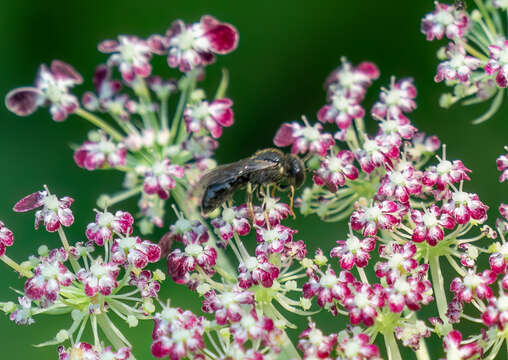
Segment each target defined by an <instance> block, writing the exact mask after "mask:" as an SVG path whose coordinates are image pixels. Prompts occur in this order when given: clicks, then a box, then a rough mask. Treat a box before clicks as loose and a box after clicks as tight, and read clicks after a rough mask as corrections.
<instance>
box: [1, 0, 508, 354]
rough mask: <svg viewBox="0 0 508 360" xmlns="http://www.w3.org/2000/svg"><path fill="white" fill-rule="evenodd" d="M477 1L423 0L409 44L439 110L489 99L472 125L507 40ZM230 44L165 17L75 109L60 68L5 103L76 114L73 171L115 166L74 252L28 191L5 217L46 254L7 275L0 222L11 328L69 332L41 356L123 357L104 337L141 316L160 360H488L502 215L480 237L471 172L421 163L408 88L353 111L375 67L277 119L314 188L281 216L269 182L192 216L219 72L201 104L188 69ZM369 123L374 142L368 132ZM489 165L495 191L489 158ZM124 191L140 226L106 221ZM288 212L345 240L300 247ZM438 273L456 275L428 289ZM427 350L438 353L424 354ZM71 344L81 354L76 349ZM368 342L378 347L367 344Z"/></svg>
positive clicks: (499, 78)
mask: <svg viewBox="0 0 508 360" xmlns="http://www.w3.org/2000/svg"><path fill="white" fill-rule="evenodd" d="M476 4H477V5H478V7H479V10H473V12H472V13H471V14H468V13H467V12H466V10H465V8H464V5H463V3H462V2H461V1H458V2H457V3H456V4H455V5H446V4H442V3H439V2H436V4H435V6H436V7H435V10H434V11H433V12H432V13H430V14H428V15H427V16H426V17H425V18H424V20H423V21H422V28H421V30H422V32H423V33H424V34H425V35H426V37H427V39H428V40H434V39H442V38H445V37H446V38H448V39H449V40H450V41H451V43H450V44H449V45H448V47H447V48H446V49H443V50H442V51H440V56H442V57H443V62H442V63H441V64H440V65H439V66H438V73H437V75H436V77H435V80H436V81H446V82H447V83H448V84H450V85H452V86H454V87H455V89H454V95H453V96H452V95H449V96H447V97H444V98H443V100H442V102H443V104H445V105H446V104H448V105H449V104H451V103H453V102H456V101H458V100H460V99H463V98H465V97H473V98H477V99H480V100H485V99H487V98H490V97H492V96H496V99H494V101H493V108H492V109H491V110H489V112H488V114H487V115H488V116H490V115H491V114H492V113H493V112H494V111H495V110H496V107H498V106H499V105H500V103H501V100H500V99H501V96H502V94H503V91H504V90H503V89H504V88H505V87H506V86H507V84H508V80H507V79H508V70H507V69H505V68H506V67H507V66H508V65H507V64H508V61H507V60H506V58H507V56H506V54H507V53H508V50H507V49H508V42H507V41H506V40H505V36H504V35H503V34H504V33H503V29H502V26H501V25H502V22H501V21H500V19H499V17H498V16H496V14H497V12H498V11H499V10H498V9H502V10H506V9H507V8H508V4H506V2H505V1H495V0H492V1H488V3H485V1H484V0H478V1H477V2H476ZM497 15H498V14H497ZM237 44H238V33H237V31H236V29H235V28H234V27H233V26H232V25H230V24H227V23H222V22H220V21H218V20H217V19H215V18H213V17H211V16H208V15H207V16H203V17H202V18H201V19H200V21H199V22H197V23H194V24H185V23H184V22H182V21H180V20H177V21H175V22H174V23H173V24H172V25H171V27H170V28H169V29H168V30H167V31H166V33H165V34H163V35H157V34H155V35H151V36H149V37H148V38H147V39H142V38H139V37H136V36H126V35H125V36H119V37H118V39H117V40H106V41H103V42H102V43H101V44H99V50H100V51H101V52H103V53H108V54H110V55H109V59H108V60H107V62H106V64H105V65H99V66H98V67H97V69H96V72H95V75H94V78H93V83H94V87H95V91H94V92H85V93H84V94H83V96H82V99H81V102H80V101H79V100H78V98H77V97H76V96H75V95H73V94H71V93H70V89H71V87H73V86H74V85H76V84H79V83H81V82H82V79H81V76H79V74H78V73H77V72H76V71H75V70H74V69H73V68H72V67H71V66H70V65H67V64H65V63H63V62H60V61H54V62H53V63H52V64H51V66H50V68H49V69H48V68H47V67H46V66H41V69H40V72H39V75H38V77H37V80H36V84H35V86H34V87H28V88H19V89H15V90H13V91H12V92H10V93H9V94H8V95H7V97H6V104H7V107H8V108H9V109H10V110H11V111H13V112H14V113H16V114H18V115H28V114H30V113H32V112H33V111H35V109H36V108H37V107H39V106H42V105H47V106H49V107H50V113H51V114H52V116H53V119H54V120H56V121H62V120H65V118H66V117H67V116H68V115H70V114H76V115H78V116H80V117H82V118H84V119H85V120H87V121H89V122H90V123H91V124H93V125H94V126H95V127H96V128H98V129H97V130H93V131H91V132H90V133H89V135H88V140H87V141H85V142H84V143H83V144H82V145H80V146H77V147H76V148H75V152H74V160H75V162H76V164H77V165H78V166H80V167H82V168H84V169H87V170H97V169H116V170H119V171H123V172H124V173H125V181H124V184H123V185H124V187H125V189H124V190H123V191H121V192H119V193H117V194H114V195H111V196H109V195H104V196H102V197H101V198H100V199H99V201H98V203H99V207H100V208H101V210H96V215H95V219H94V220H93V222H91V223H89V224H88V226H87V227H86V231H85V236H86V239H87V240H86V242H82V241H78V242H74V241H72V242H69V239H68V238H67V235H66V230H65V229H64V228H67V227H69V226H71V225H72V224H73V222H74V215H73V212H72V210H71V205H72V204H73V201H74V200H73V199H72V198H70V197H62V198H59V197H57V196H56V195H54V194H51V193H50V191H49V189H48V188H46V187H45V188H44V190H42V191H37V192H35V193H33V194H30V195H28V196H26V197H24V198H23V199H21V200H20V201H19V202H18V203H16V204H15V205H14V211H16V212H27V211H31V210H36V212H35V228H36V229H37V228H38V227H39V226H40V225H41V224H44V227H45V228H46V230H47V231H48V232H50V233H54V232H57V235H58V237H59V239H60V241H61V246H58V247H55V248H52V249H49V248H48V247H47V246H45V245H44V246H41V247H40V248H39V249H38V251H37V255H31V256H30V257H29V258H28V260H27V261H24V262H22V263H18V262H16V261H14V260H13V259H11V258H9V257H8V256H7V255H6V254H5V252H6V248H7V247H10V246H12V245H13V242H14V241H13V239H14V236H13V232H12V231H11V230H9V229H8V228H7V227H6V226H5V225H4V223H3V222H0V260H1V261H2V262H4V263H5V264H6V265H8V266H10V267H11V268H13V269H14V270H15V271H16V272H17V273H19V274H20V275H21V276H22V277H23V278H24V281H25V282H24V287H23V290H18V291H17V293H18V295H19V297H18V303H17V304H15V303H13V302H0V310H2V311H3V312H5V313H6V314H8V317H9V318H10V319H11V320H12V321H14V322H15V323H16V324H18V325H30V324H32V323H33V322H34V321H35V320H34V319H35V318H37V317H38V315H40V314H47V315H61V316H64V317H66V318H67V319H68V320H70V321H71V323H70V325H69V326H68V327H67V328H65V329H61V330H60V331H58V332H57V333H56V335H55V337H54V338H53V339H51V340H49V341H47V342H45V343H43V344H41V345H59V348H58V355H59V358H60V359H62V360H65V359H68V360H73V359H85V358H86V359H115V360H127V359H130V358H133V356H134V355H133V349H132V348H133V345H132V344H131V343H130V342H129V340H128V339H127V337H126V336H125V335H124V334H123V333H122V331H121V330H120V327H117V324H116V323H117V322H125V323H126V324H127V325H128V326H130V327H135V326H137V324H138V322H139V321H140V320H151V321H153V324H154V328H153V331H152V344H151V347H150V351H151V354H152V355H153V356H154V357H156V358H169V359H174V360H180V359H185V358H192V359H203V360H204V359H227V360H230V359H231V360H232V359H248V360H274V359H278V358H281V357H284V358H290V359H298V358H303V359H309V360H311V359H337V360H338V359H341V360H342V359H350V360H367V359H370V360H377V359H380V356H381V354H383V353H385V352H386V353H387V354H388V358H389V359H390V360H397V359H401V358H402V356H401V354H400V351H399V345H401V346H405V347H409V348H410V349H411V350H413V351H414V352H415V354H416V357H417V358H418V359H430V356H431V355H432V357H433V358H437V357H438V356H441V354H443V353H445V354H446V355H445V356H446V358H447V359H478V358H481V357H486V358H487V359H494V358H496V356H498V354H499V353H500V350H501V349H502V347H503V346H504V343H505V342H506V338H507V335H506V334H507V333H508V327H507V324H508V295H507V294H508V245H507V244H506V237H507V234H508V205H506V204H504V203H501V204H500V205H499V208H498V210H499V215H500V217H499V218H498V219H497V221H496V222H495V226H494V227H490V226H489V225H487V221H488V216H487V215H488V211H489V207H488V206H487V205H486V204H484V203H483V201H482V200H481V198H480V196H479V195H478V194H476V193H472V192H469V190H468V188H469V182H470V181H471V176H470V175H471V170H470V169H469V168H468V167H466V164H464V163H463V162H462V161H461V160H458V159H457V160H449V159H447V156H446V146H445V145H443V146H442V152H441V153H440V156H437V155H436V152H437V151H438V150H439V149H440V147H441V144H440V141H439V139H438V138H437V137H435V136H427V135H425V134H424V133H421V132H419V131H418V129H417V128H416V126H415V125H414V124H413V122H412V120H411V118H412V117H413V111H414V110H415V109H416V107H417V104H416V96H417V89H416V87H415V85H414V82H413V80H412V79H411V78H401V79H398V78H396V77H391V78H390V81H389V84H388V86H387V87H386V88H381V91H380V93H379V98H378V100H377V101H376V102H375V103H374V104H373V106H372V107H371V108H370V110H368V109H367V107H366V105H365V104H364V100H365V98H366V94H367V91H368V89H369V88H370V87H371V86H372V84H373V82H374V81H375V80H376V79H378V78H379V76H380V72H379V70H378V68H377V67H376V65H374V64H373V63H370V62H363V63H361V64H359V65H353V64H351V63H350V62H348V61H347V60H346V59H345V58H343V59H342V60H341V64H340V66H339V67H338V68H337V69H335V70H334V71H333V72H332V73H331V74H330V75H329V76H328V78H327V79H326V81H325V90H326V100H325V101H324V102H325V104H324V105H323V106H322V107H321V108H320V109H319V110H318V111H317V113H316V118H317V121H316V122H312V121H309V120H308V119H307V118H306V117H302V123H300V122H298V121H293V122H289V123H284V124H282V125H281V127H280V128H279V130H278V131H277V132H276V134H275V136H274V139H273V141H274V144H275V145H276V146H279V147H290V149H291V150H290V151H291V153H292V154H295V155H301V158H302V159H300V160H301V162H302V165H304V167H305V168H306V169H308V170H309V171H310V172H312V173H313V176H312V180H313V181H312V182H309V184H308V185H307V186H306V187H304V189H303V190H302V191H301V193H300V194H298V195H297V196H298V198H297V199H296V201H295V202H294V203H293V196H294V190H295V189H294V187H291V190H292V191H291V193H290V196H289V197H290V199H289V201H288V203H289V204H288V203H286V202H285V200H284V198H283V197H276V195H275V194H276V192H277V190H282V189H283V188H284V187H285V185H287V184H286V183H285V182H284V181H281V182H277V183H275V184H264V185H262V184H259V183H257V184H250V185H255V186H250V187H249V200H248V201H247V203H244V204H233V197H231V199H227V200H228V201H225V202H226V203H227V204H223V205H221V206H220V207H219V208H218V209H216V210H214V211H213V212H211V213H210V214H208V216H209V217H210V219H209V220H207V219H204V218H203V216H204V214H202V213H201V212H200V211H199V206H198V203H199V201H198V200H199V199H198V197H199V196H201V195H198V194H197V193H198V192H199V191H200V190H202V189H201V188H202V186H201V185H202V183H200V181H201V179H202V178H203V175H204V173H205V172H206V171H208V170H210V169H211V168H213V167H214V166H215V165H216V164H215V161H214V160H213V155H214V151H215V149H216V148H217V146H218V139H220V137H221V136H222V134H223V131H224V128H226V127H230V126H231V125H233V123H234V113H233V110H232V106H233V101H232V100H230V99H229V98H226V97H225V91H226V87H227V81H228V78H227V73H224V74H223V78H222V81H221V83H220V85H219V87H218V89H217V92H216V95H215V96H214V97H213V98H210V97H208V96H207V95H206V93H205V91H204V90H203V89H201V88H198V83H199V82H200V81H202V80H203V79H204V75H205V69H206V66H207V65H209V64H212V63H213V62H214V61H215V58H216V56H217V55H218V54H227V53H229V52H231V51H233V50H234V49H235V48H236V47H237ZM486 49H488V54H486ZM156 55H162V56H165V57H167V63H168V65H169V67H170V68H175V69H178V70H179V71H180V72H182V73H183V75H182V77H181V78H180V79H178V80H175V79H170V78H161V77H159V76H156V75H153V74H152V71H153V68H152V63H151V59H152V57H154V56H156ZM116 72H118V73H119V77H115V73H116ZM175 93H178V94H179V99H178V101H177V105H176V107H175V111H174V113H173V114H171V115H172V116H171V117H170V114H169V112H168V106H169V105H168V104H169V102H168V101H169V98H170V96H172V95H173V94H175ZM496 93H497V94H496ZM466 101H473V102H474V101H475V100H474V99H468V100H466ZM105 116H107V117H108V119H109V120H110V121H105V120H104V117H105ZM368 117H371V118H372V120H373V124H374V126H375V128H376V131H375V132H373V133H369V132H367V130H366V129H367V128H368V127H367V126H366V123H365V120H366V118H368ZM486 117H487V116H484V117H483V118H481V119H480V120H484V119H485V118H486ZM170 118H171V119H170ZM295 157H296V156H295ZM497 168H498V170H499V171H500V172H501V175H500V178H499V181H500V182H504V181H505V180H506V179H507V174H508V160H507V155H506V154H504V155H501V156H499V158H498V159H497ZM282 170H284V169H282ZM205 179H206V177H205ZM260 182H261V183H263V181H260ZM289 185H291V184H289ZM229 190H230V189H228V190H227V191H229ZM231 190H236V189H231ZM136 195H139V196H140V199H139V202H138V204H139V208H140V214H141V219H140V220H139V221H137V220H136V221H135V219H134V217H133V216H132V215H131V214H130V213H129V212H126V211H121V210H118V211H115V212H111V211H110V210H108V209H110V208H111V207H112V206H113V205H115V204H116V203H118V202H119V201H122V200H125V199H127V198H130V197H132V196H136ZM277 196H279V195H277ZM168 199H169V201H171V202H174V204H173V209H174V210H175V214H176V217H177V219H176V221H174V223H173V224H172V225H170V226H169V231H168V232H167V233H166V234H165V235H164V236H163V237H162V239H161V240H160V241H159V243H158V244H155V243H153V242H151V241H149V240H145V236H144V235H142V236H137V235H136V233H137V232H136V231H135V230H134V224H135V223H136V225H139V227H140V230H141V233H142V234H146V233H150V232H151V231H152V230H153V229H152V228H153V225H156V226H159V227H163V226H164V219H165V208H166V205H167V202H168ZM294 204H295V205H296V207H297V208H299V212H300V213H302V214H304V215H308V214H316V215H317V216H319V218H321V219H322V220H324V221H328V222H339V221H343V220H345V221H344V222H346V223H347V225H348V227H349V231H348V233H347V234H346V235H340V234H337V237H336V239H339V240H337V241H336V244H335V246H333V245H332V244H328V245H329V246H327V244H323V243H322V242H319V241H318V240H319V238H318V236H316V237H315V238H313V239H312V238H308V239H300V238H299V236H300V235H301V234H302V232H301V233H299V232H298V230H297V228H296V227H297V224H296V225H295V223H291V222H289V219H288V217H289V215H295V214H294V211H293V205H294ZM295 216H296V215H295ZM316 233H317V232H316ZM311 236H312V235H310V237H311ZM306 237H309V235H307V236H306ZM482 242H483V243H482ZM485 242H489V243H487V246H484V243H485ZM307 246H309V247H310V246H312V247H313V249H312V254H314V255H309V254H310V251H309V252H308V250H307ZM321 247H322V248H323V249H325V248H326V247H328V249H329V248H331V250H330V251H329V253H327V252H326V251H325V250H323V249H322V248H321ZM315 248H317V249H315ZM485 254H488V267H487V268H485V267H483V265H482V264H484V263H485V264H486V263H487V259H486V257H485V256H484V255H485ZM162 258H165V261H166V265H167V274H168V275H169V277H170V278H171V280H172V281H174V282H175V283H177V284H179V285H185V286H186V287H187V288H188V289H189V291H190V292H191V293H194V294H196V296H199V297H200V298H201V314H198V312H197V311H194V312H193V311H191V310H190V309H185V308H182V307H174V306H172V305H170V304H171V301H170V300H168V301H162V299H160V298H159V291H160V289H161V282H162V281H163V280H164V279H165V275H164V273H163V272H162V271H160V270H158V269H154V267H156V266H157V265H156V264H157V263H158V262H159V261H160V260H161V259H162ZM444 264H446V266H447V267H448V268H450V269H452V270H453V271H454V272H455V273H456V274H454V275H451V276H449V277H445V278H443V274H442V268H441V266H443V265H444ZM450 278H453V279H452V280H451V281H449V280H450ZM314 302H315V304H314ZM434 309H437V313H435V314H433V315H435V316H433V317H431V318H428V314H429V313H432V312H433V311H434ZM321 310H323V312H325V313H329V314H331V315H332V316H334V317H342V318H343V319H344V320H345V321H346V322H348V325H347V326H345V328H342V329H337V331H332V333H330V334H328V335H326V333H325V332H324V331H322V330H321V329H319V327H318V325H317V323H316V322H315V319H313V318H312V317H311V316H312V315H313V314H315V313H316V312H318V311H321ZM292 316H294V317H296V316H307V317H309V320H308V327H307V328H306V329H305V330H303V331H300V335H299V339H298V340H297V344H296V343H295V344H293V343H292V342H291V339H290V337H289V336H288V334H290V333H288V332H286V330H287V329H288V328H297V325H295V323H297V322H296V321H295V323H293V317H292ZM464 322H473V323H474V324H475V327H474V329H472V330H471V331H470V332H469V333H470V335H468V337H467V338H464V339H463V336H462V333H461V332H460V331H459V329H458V326H459V324H463V323H464ZM335 323H338V322H335ZM88 325H90V326H88ZM430 336H433V337H438V338H439V341H440V342H442V344H443V346H442V349H432V352H431V353H429V351H428V349H427V347H426V344H425V342H426V338H428V337H430ZM88 338H90V339H93V345H92V344H90V343H87V342H84V340H85V339H88ZM379 338H383V339H382V340H384V343H385V347H386V348H385V350H386V351H383V349H380V348H378V345H376V344H380V343H382V342H381V341H380V339H379ZM147 350H148V349H147ZM135 351H137V350H135Z"/></svg>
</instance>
